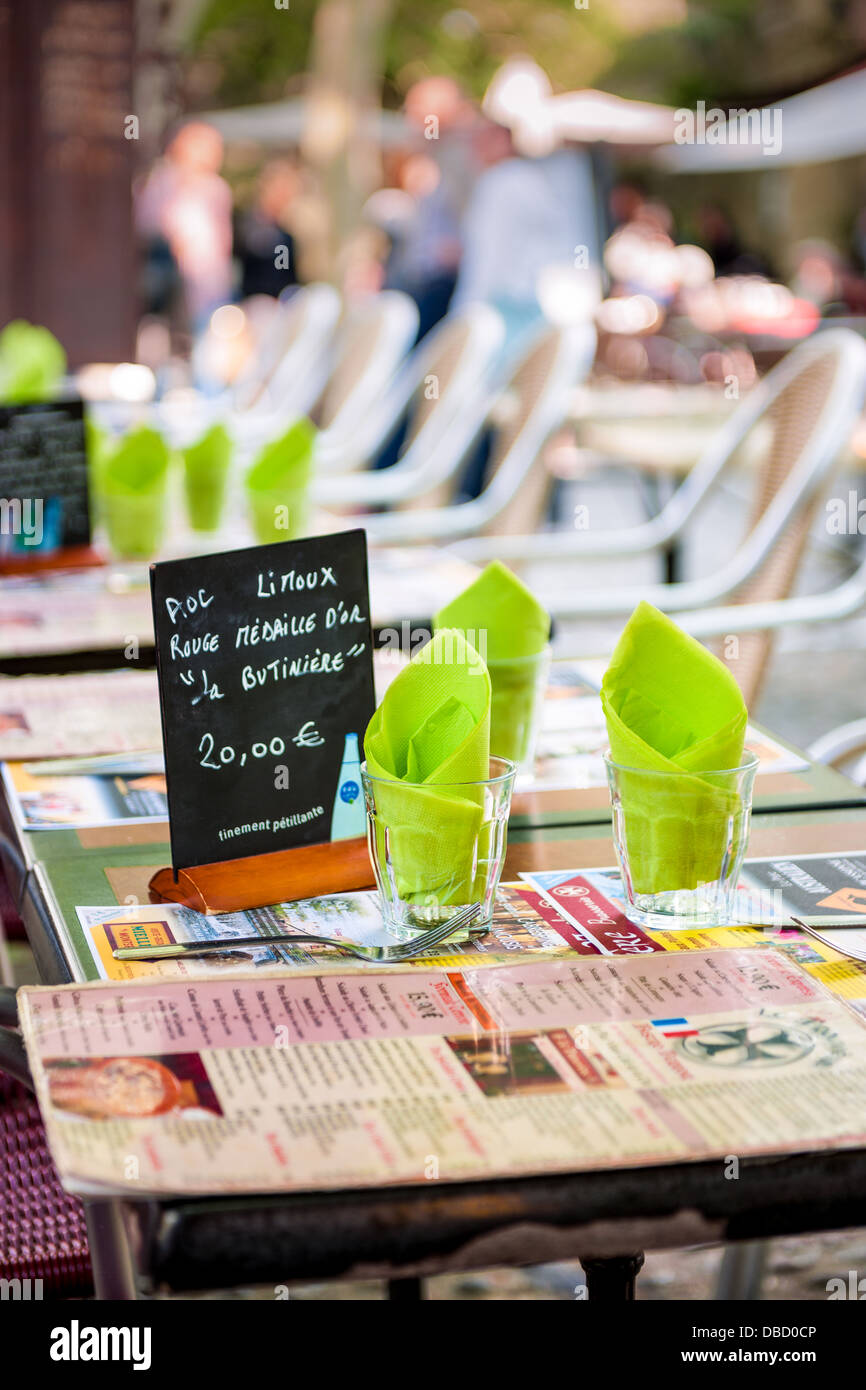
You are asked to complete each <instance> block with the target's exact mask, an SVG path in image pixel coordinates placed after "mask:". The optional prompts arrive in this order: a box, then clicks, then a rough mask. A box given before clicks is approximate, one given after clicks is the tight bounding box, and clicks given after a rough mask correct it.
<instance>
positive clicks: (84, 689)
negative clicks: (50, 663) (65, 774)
mask: <svg viewBox="0 0 866 1390" xmlns="http://www.w3.org/2000/svg"><path fill="white" fill-rule="evenodd" d="M161 745H162V734H161V731H160V725H159V695H158V692H157V687H156V672H155V671H136V670H131V671H99V672H89V673H88V674H86V675H81V676H76V675H69V676H9V677H6V678H5V679H2V678H0V759H2V760H6V761H16V760H17V761H20V760H23V759H25V758H34V759H35V758H60V757H63V756H65V755H73V756H75V757H85V756H88V755H93V754H101V753H124V752H129V751H131V750H134V749H155V748H160V747H161Z"/></svg>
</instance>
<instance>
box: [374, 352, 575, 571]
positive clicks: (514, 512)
mask: <svg viewBox="0 0 866 1390" xmlns="http://www.w3.org/2000/svg"><path fill="white" fill-rule="evenodd" d="M595 343H596V338H595V330H594V328H592V327H591V326H587V325H580V326H570V327H568V328H550V329H545V330H543V331H542V332H541V334H540V335H539V336H538V337H537V338H536V339H535V341H534V342H533V343H532V345H531V346H530V348H529V350H528V351H527V352H526V353H525V355H524V356H523V358H522V359H521V360H520V362H518V364H517V366H516V367H515V369H514V371H513V373H512V375H511V378H510V380H509V381H508V382H507V384H506V388H505V391H504V392H497V393H496V394H495V398H490V399H488V400H486V401H483V402H482V403H481V404H480V405H479V407H478V410H477V416H476V418H475V420H474V422H473V425H474V427H473V430H472V432H471V438H469V439H466V435H467V434H468V433H469V432H468V431H466V425H465V421H461V420H459V419H458V420H457V421H455V422H454V425H453V428H454V429H455V430H460V431H462V432H463V438H464V440H465V443H466V448H465V450H464V453H468V450H469V447H470V446H471V444H472V443H474V442H475V440H476V439H480V438H481V436H482V433H483V430H484V428H485V426H486V425H487V424H491V425H492V426H493V429H494V440H493V447H492V450H491V455H490V462H489V465H488V469H487V476H488V482H487V484H486V486H485V487H484V490H483V491H482V492H481V494H480V496H478V497H476V498H473V499H472V500H471V501H469V502H460V503H457V504H456V505H454V506H446V507H431V508H424V509H422V510H419V511H412V510H408V511H399V512H391V513H388V514H386V515H380V514H376V513H364V514H362V515H360V516H356V517H354V518H353V521H354V522H355V523H356V524H357V525H358V526H363V527H365V528H366V531H367V535H368V537H369V539H370V540H371V541H373V542H374V543H381V544H388V545H393V544H400V543H404V542H423V541H428V540H437V539H438V540H443V539H444V540H450V539H453V538H454V537H455V536H468V535H472V534H473V533H475V532H479V531H483V530H486V529H495V530H497V531H502V532H509V531H512V530H514V529H515V528H516V527H517V526H518V525H525V523H526V517H527V516H530V515H532V514H533V513H540V512H541V509H542V507H543V502H544V499H545V497H546V495H547V492H548V489H549V486H550V483H551V478H550V475H549V474H548V472H547V469H546V468H545V465H544V459H543V457H542V455H543V450H544V446H545V444H546V443H547V440H548V439H549V437H550V435H551V434H552V432H553V431H554V430H555V429H556V428H557V427H558V426H559V425H561V423H562V421H563V419H564V418H565V417H566V415H567V413H568V405H569V399H570V395H571V391H572V389H573V387H574V386H575V385H576V384H577V382H579V381H580V379H581V378H582V377H583V376H585V375H586V374H587V373H588V372H589V369H590V367H591V366H592V361H593V358H594V356H595Z"/></svg>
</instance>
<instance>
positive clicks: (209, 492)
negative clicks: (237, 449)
mask: <svg viewBox="0 0 866 1390" xmlns="http://www.w3.org/2000/svg"><path fill="white" fill-rule="evenodd" d="M182 452H183V467H184V477H183V480H184V490H185V492H186V509H187V514H188V515H189V522H190V525H191V526H192V529H193V530H194V531H216V529H217V528H218V526H219V524H220V519H221V517H222V512H223V507H224V505H225V498H226V484H227V482H228V476H229V468H230V467H231V461H232V438H231V435H230V434H229V432H228V430H227V429H226V427H225V425H219V424H218V425H212V426H211V428H210V429H209V430H208V431H207V433H206V434H203V435H202V437H201V439H199V440H197V441H196V443H195V444H190V445H189V447H188V448H186V449H184V450H183V451H182Z"/></svg>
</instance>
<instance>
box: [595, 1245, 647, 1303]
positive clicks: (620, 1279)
mask: <svg viewBox="0 0 866 1390" xmlns="http://www.w3.org/2000/svg"><path fill="white" fill-rule="evenodd" d="M643 1261H644V1255H643V1251H642V1250H638V1251H636V1253H635V1254H634V1255H613V1256H610V1257H608V1258H606V1259H603V1260H581V1262H580V1263H581V1265H582V1266H583V1269H584V1272H585V1273H586V1296H587V1298H588V1299H589V1300H590V1301H591V1302H594V1303H631V1302H633V1300H634V1296H635V1293H634V1286H635V1281H636V1279H637V1276H638V1273H639V1271H640V1269H641V1267H642V1266H643Z"/></svg>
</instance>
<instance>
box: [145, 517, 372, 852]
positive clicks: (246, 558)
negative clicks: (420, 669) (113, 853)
mask: <svg viewBox="0 0 866 1390" xmlns="http://www.w3.org/2000/svg"><path fill="white" fill-rule="evenodd" d="M150 574H151V594H152V598H153V615H154V629H155V632H156V654H157V666H158V668H159V690H160V703H161V708H162V723H163V740H164V743H165V768H166V775H167V779H168V806H169V819H170V826H171V851H172V863H173V865H174V868H175V870H177V869H186V868H191V867H192V866H194V865H196V864H212V863H218V862H221V861H223V860H227V859H237V858H244V857H246V856H248V855H255V854H263V853H267V852H269V851H271V850H284V849H290V848H293V847H295V846H299V845H310V844H318V843H321V842H324V841H328V840H339V839H346V838H348V837H350V836H354V835H363V833H364V825H365V816H364V798H363V795H362V792H361V785H360V783H361V778H360V760H361V757H362V751H361V743H362V739H363V736H364V730H365V729H366V727H367V723H368V721H369V719H370V716H371V715H372V713H373V707H374V694H373V651H372V648H373V644H372V635H371V631H370V603H369V594H368V586H367V544H366V536H365V534H364V532H363V531H346V532H341V533H339V534H337V535H332V536H315V537H313V538H311V539H310V540H303V541H285V542H280V543H278V544H276V545H260V546H255V547H253V548H252V549H250V550H233V551H229V552H227V553H225V554H221V555H205V556H195V557H194V558H191V559H186V560H169V561H166V562H165V563H163V564H157V565H152V566H151V571H150Z"/></svg>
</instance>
